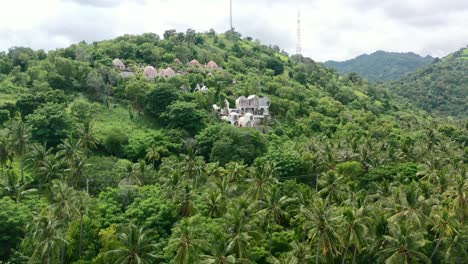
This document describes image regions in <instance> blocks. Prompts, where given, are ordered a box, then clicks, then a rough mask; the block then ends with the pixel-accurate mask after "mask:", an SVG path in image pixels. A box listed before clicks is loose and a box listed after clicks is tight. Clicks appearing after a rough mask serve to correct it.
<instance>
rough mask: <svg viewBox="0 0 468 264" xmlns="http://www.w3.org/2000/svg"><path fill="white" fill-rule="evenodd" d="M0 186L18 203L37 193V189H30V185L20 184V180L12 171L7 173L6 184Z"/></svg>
mask: <svg viewBox="0 0 468 264" xmlns="http://www.w3.org/2000/svg"><path fill="white" fill-rule="evenodd" d="M0 186H1V187H2V188H3V190H4V192H5V193H7V195H9V196H10V197H11V198H12V199H13V200H15V201H16V202H17V203H19V202H20V201H21V198H23V197H24V196H27V195H29V194H31V193H34V192H37V189H35V188H29V189H28V184H21V183H20V182H18V178H17V177H16V174H15V173H14V172H13V171H12V170H8V171H7V180H6V183H2V184H0Z"/></svg>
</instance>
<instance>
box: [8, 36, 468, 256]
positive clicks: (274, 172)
mask: <svg viewBox="0 0 468 264" xmlns="http://www.w3.org/2000/svg"><path fill="white" fill-rule="evenodd" d="M164 38H165V39H163V40H161V39H160V38H159V37H158V36H157V35H155V34H142V35H125V36H121V37H118V38H116V39H113V40H106V41H99V42H95V43H92V44H87V43H85V42H81V43H78V44H76V45H72V46H70V47H68V48H64V49H57V50H51V51H49V52H48V53H47V54H45V53H44V52H43V51H37V52H36V51H32V52H31V50H29V49H27V48H26V49H23V48H20V49H12V50H11V54H9V55H7V54H5V53H0V109H1V110H6V112H5V111H1V112H3V113H7V112H8V115H6V114H5V116H9V117H11V118H10V120H9V121H5V122H4V126H2V127H3V129H0V165H1V166H0V175H1V176H0V188H1V189H0V194H1V195H3V196H9V197H13V200H11V199H10V198H6V197H3V198H2V200H1V202H2V203H1V204H0V207H1V208H0V209H1V210H0V222H1V224H0V229H1V230H0V231H1V232H0V240H1V242H2V246H3V250H0V253H1V254H3V255H1V259H0V261H3V262H8V263H28V262H30V263H82V264H84V263H102V264H104V263H137V262H138V259H140V262H142V263H143V262H144V261H143V259H144V260H145V261H146V263H224V264H228V263H249V262H256V263H338V262H341V263H380V262H382V263H384V262H385V263H393V262H395V263H400V262H405V261H406V262H408V263H412V262H418V261H419V262H428V261H429V259H430V261H432V262H434V263H463V262H464V260H465V259H466V252H468V249H467V243H463V242H464V241H466V238H467V234H468V232H467V228H466V224H465V222H466V219H467V217H468V211H467V209H466V208H467V206H466V204H467V200H466V197H467V195H466V193H467V186H468V185H467V179H466V171H467V170H466V162H467V161H468V155H467V153H468V148H467V147H466V144H467V142H468V137H467V136H466V135H467V134H468V133H467V124H466V120H465V119H464V118H463V117H460V118H459V119H456V120H454V119H451V118H439V117H437V116H435V115H431V114H429V113H426V112H424V111H422V110H420V109H417V108H416V107H415V106H414V105H411V104H408V103H407V102H405V101H404V100H402V99H401V98H399V97H396V96H394V95H393V93H392V92H390V91H389V90H387V89H385V87H382V86H380V85H379V86H377V85H375V84H373V83H369V82H367V81H365V80H363V79H362V78H361V77H359V76H358V75H357V74H348V75H345V76H340V75H338V74H337V73H336V71H334V70H331V69H327V68H325V67H324V66H323V65H322V64H320V63H316V62H314V61H313V60H312V59H310V58H305V57H300V56H288V55H287V54H286V53H284V52H281V51H280V49H279V48H278V47H275V46H273V47H267V46H265V45H262V44H261V43H259V42H258V41H253V39H252V38H250V37H246V38H242V36H241V35H240V34H239V33H237V32H234V31H229V32H226V33H225V34H218V35H217V34H216V33H215V32H214V31H210V32H207V33H197V32H194V31H193V30H187V32H185V33H181V32H176V31H167V32H166V33H165V34H164ZM465 55H466V51H463V52H458V53H454V54H452V55H449V56H448V57H446V58H444V59H442V60H440V61H439V62H435V63H434V64H432V65H431V66H429V67H434V65H439V63H441V64H444V63H445V64H446V66H447V68H446V72H447V74H448V72H450V74H448V75H450V76H453V77H454V78H452V77H447V78H444V80H443V82H444V83H443V84H441V85H444V87H447V91H448V90H449V88H450V89H452V88H455V90H456V89H458V88H457V87H459V86H455V85H454V84H455V83H457V85H459V83H458V82H459V81H463V78H462V77H460V78H459V79H457V78H458V77H456V76H458V74H459V72H460V71H462V70H463V68H459V67H458V66H457V67H455V68H452V69H450V67H452V66H454V65H463V64H462V63H460V64H458V62H459V61H462V60H464V61H466V60H465V58H466V56H465ZM176 56H178V57H180V58H179V59H182V60H183V62H186V61H190V60H192V59H197V60H198V61H200V62H201V63H202V64H204V63H207V62H208V61H210V60H213V61H215V62H216V63H218V65H220V66H221V67H222V68H221V69H216V70H214V69H207V68H205V67H203V66H202V67H193V66H190V65H187V64H186V63H178V62H177V61H174V59H175V58H176ZM114 58H121V59H122V60H123V62H124V63H125V65H126V67H127V69H126V70H129V69H132V70H134V71H135V75H134V76H127V75H125V76H124V75H120V73H121V71H120V70H117V69H114V68H113V65H112V60H113V59H114ZM454 61H456V62H457V63H454ZM147 64H151V65H153V66H154V67H155V68H157V69H163V68H167V67H171V68H173V69H174V70H175V71H176V72H177V73H178V74H177V76H176V77H173V78H166V77H157V78H155V79H147V78H146V77H145V76H143V75H142V74H141V67H142V66H146V65H147ZM445 64H444V65H445ZM452 72H453V75H451V74H452ZM434 74H436V73H427V76H430V78H435V77H434ZM425 76H426V75H424V76H420V78H419V79H424V78H425ZM408 78H410V77H408ZM437 78H439V77H437ZM455 79H456V80H455ZM426 81H427V80H426ZM202 83H203V84H205V85H206V86H207V87H208V88H209V89H208V91H207V92H206V93H201V92H200V93H198V92H197V93H194V92H193V91H192V89H193V88H194V87H195V85H196V84H202ZM427 84H428V87H429V85H430V84H431V83H427ZM444 91H445V90H444ZM251 94H256V95H259V96H268V97H269V98H270V100H271V107H270V109H269V110H270V113H271V116H270V119H268V120H266V122H264V123H263V124H261V125H260V126H259V127H257V128H239V127H235V126H232V125H230V124H226V123H223V121H221V120H220V118H219V113H216V112H213V110H212V109H213V108H212V105H214V104H217V105H218V106H221V108H224V107H226V106H227V103H226V101H227V102H228V103H229V104H230V105H231V106H233V105H234V102H235V100H236V99H237V98H238V97H239V96H248V95H251ZM70 98H72V99H73V100H70ZM460 98H463V97H460ZM410 99H411V98H410ZM88 100H93V101H95V102H93V103H91V102H90V101H88ZM412 100H413V99H412ZM231 108H232V107H231ZM22 120H24V122H22ZM31 138H32V140H31ZM44 141H45V143H47V145H43V144H42V143H44ZM16 175H18V176H16ZM19 175H21V177H20V176H19ZM32 195H34V196H32ZM29 197H33V198H34V199H29ZM402 252H404V254H403V253H402Z"/></svg>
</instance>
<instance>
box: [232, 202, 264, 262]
mask: <svg viewBox="0 0 468 264" xmlns="http://www.w3.org/2000/svg"><path fill="white" fill-rule="evenodd" d="M249 205H250V203H249V202H248V201H247V200H246V199H243V198H241V199H240V200H238V201H236V202H235V203H234V204H233V206H232V207H231V208H230V210H229V211H228V212H227V214H226V216H225V218H226V222H227V230H228V234H229V237H230V238H229V241H228V247H227V250H228V252H229V253H230V254H235V255H236V258H238V259H244V258H246V256H247V253H246V249H247V248H248V247H249V245H250V240H251V239H252V238H253V237H257V236H258V234H257V233H256V228H255V226H254V225H252V224H251V222H250V220H251V213H250V208H249Z"/></svg>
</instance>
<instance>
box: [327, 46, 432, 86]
mask: <svg viewBox="0 0 468 264" xmlns="http://www.w3.org/2000/svg"><path fill="white" fill-rule="evenodd" d="M433 60H434V58H432V57H431V56H426V57H422V56H420V55H418V54H415V53H412V52H409V53H397V52H385V51H376V52H374V53H372V54H370V55H368V54H364V55H360V56H358V57H356V58H354V59H351V60H347V61H341V62H339V61H327V62H325V65H326V66H328V67H332V68H335V69H337V70H338V71H339V72H340V73H342V74H345V73H350V72H356V73H358V74H359V75H361V76H363V77H365V78H367V79H368V80H370V81H389V80H397V79H399V78H401V77H403V76H404V75H406V74H408V73H410V72H413V71H415V70H417V69H419V68H421V67H424V66H426V65H427V64H429V63H431V62H432V61H433Z"/></svg>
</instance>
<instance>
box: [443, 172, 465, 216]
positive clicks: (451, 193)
mask: <svg viewBox="0 0 468 264" xmlns="http://www.w3.org/2000/svg"><path fill="white" fill-rule="evenodd" d="M445 195H447V196H448V197H449V199H451V202H450V210H451V212H452V213H454V214H456V215H457V216H458V218H459V219H460V221H463V220H465V219H466V218H467V217H468V180H467V179H466V178H465V177H463V175H462V176H458V177H456V178H455V186H454V187H452V188H450V189H449V190H447V191H446V192H445Z"/></svg>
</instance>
